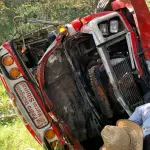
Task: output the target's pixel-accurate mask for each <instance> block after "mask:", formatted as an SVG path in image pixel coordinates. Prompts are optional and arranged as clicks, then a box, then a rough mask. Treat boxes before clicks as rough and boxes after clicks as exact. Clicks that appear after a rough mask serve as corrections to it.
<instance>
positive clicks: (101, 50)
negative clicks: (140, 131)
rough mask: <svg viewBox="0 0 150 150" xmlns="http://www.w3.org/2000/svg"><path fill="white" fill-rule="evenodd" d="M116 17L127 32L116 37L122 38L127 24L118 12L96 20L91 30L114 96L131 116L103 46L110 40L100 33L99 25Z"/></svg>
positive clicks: (90, 24) (93, 21)
mask: <svg viewBox="0 0 150 150" xmlns="http://www.w3.org/2000/svg"><path fill="white" fill-rule="evenodd" d="M116 16H117V17H119V18H120V19H121V20H122V22H123V24H124V26H125V30H124V31H122V32H121V33H120V34H116V36H115V37H118V36H121V35H123V34H126V33H127V32H128V29H127V27H126V24H125V23H124V21H123V19H122V18H121V16H120V15H119V14H118V13H117V12H114V13H111V14H108V15H105V16H102V17H99V18H96V19H94V20H92V21H91V22H90V23H89V26H90V28H91V30H92V34H93V38H94V41H95V44H96V46H97V51H98V53H99V55H100V57H101V59H102V62H103V65H104V67H105V70H106V73H107V75H108V77H109V80H110V83H111V85H112V87H113V91H114V94H115V96H116V99H117V101H118V102H119V103H120V104H121V106H122V107H123V108H124V110H125V111H126V112H127V114H128V115H129V116H130V115H131V110H130V108H129V107H128V105H127V104H126V102H125V101H124V99H123V96H122V95H121V92H120V90H119V88H118V85H117V78H116V75H115V73H114V70H113V68H112V66H111V62H110V58H109V54H108V52H107V49H106V47H104V46H103V45H104V43H105V42H106V41H107V40H108V38H104V37H103V35H102V32H101V31H100V29H99V27H98V24H99V23H100V22H102V21H105V20H107V19H111V18H113V17H116ZM112 39H114V36H110V37H109V40H112ZM107 42H108V41H107ZM101 44H102V45H101ZM100 45H101V46H100Z"/></svg>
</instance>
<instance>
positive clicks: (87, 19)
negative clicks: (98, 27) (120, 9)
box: [71, 11, 112, 32]
mask: <svg viewBox="0 0 150 150" xmlns="http://www.w3.org/2000/svg"><path fill="white" fill-rule="evenodd" d="M110 13H112V11H105V12H100V13H96V14H91V15H88V16H86V17H83V18H78V19H76V20H74V21H72V22H71V24H72V26H73V28H74V29H75V31H76V32H78V31H80V29H81V28H82V26H83V25H84V24H86V23H88V22H90V21H91V20H93V19H95V18H97V17H101V16H104V15H107V14H110Z"/></svg>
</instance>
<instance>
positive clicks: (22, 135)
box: [0, 119, 43, 150]
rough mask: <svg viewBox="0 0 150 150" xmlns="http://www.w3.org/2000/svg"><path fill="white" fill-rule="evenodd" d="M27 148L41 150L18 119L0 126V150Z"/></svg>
mask: <svg viewBox="0 0 150 150" xmlns="http://www.w3.org/2000/svg"><path fill="white" fill-rule="evenodd" d="M27 148H33V150H43V148H42V147H41V146H40V145H39V144H38V143H37V142H36V141H35V140H34V139H33V137H32V136H31V135H30V133H28V132H27V130H26V128H25V127H24V125H23V124H22V122H21V121H20V120H19V119H17V120H15V121H14V122H12V123H11V124H10V123H9V124H7V125H5V126H1V125H0V150H25V149H27Z"/></svg>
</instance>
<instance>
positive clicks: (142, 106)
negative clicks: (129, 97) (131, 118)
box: [136, 103, 150, 110]
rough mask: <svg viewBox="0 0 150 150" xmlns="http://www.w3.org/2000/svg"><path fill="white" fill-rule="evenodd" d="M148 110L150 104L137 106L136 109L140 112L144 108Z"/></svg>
mask: <svg viewBox="0 0 150 150" xmlns="http://www.w3.org/2000/svg"><path fill="white" fill-rule="evenodd" d="M148 107H149V108H150V103H146V104H143V105H141V106H138V107H137V108H136V110H142V109H144V108H148Z"/></svg>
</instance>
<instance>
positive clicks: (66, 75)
mask: <svg viewBox="0 0 150 150" xmlns="http://www.w3.org/2000/svg"><path fill="white" fill-rule="evenodd" d="M45 81H46V85H45V86H46V92H47V95H48V96H49V99H50V100H51V102H52V103H53V110H52V111H54V112H55V113H56V115H57V116H58V117H59V118H61V119H62V120H63V121H64V122H65V123H66V124H67V125H68V126H69V127H70V129H71V132H72V135H73V137H74V138H75V139H78V140H79V141H83V140H85V139H87V137H86V134H87V133H86V132H87V130H86V118H85V116H84V113H83V105H82V99H81V96H80V94H79V92H78V90H77V88H76V85H75V83H74V79H73V77H72V72H71V70H70V66H69V64H68V61H67V60H66V57H65V55H64V53H63V52H62V51H61V50H60V49H58V50H56V51H55V52H54V53H53V54H52V55H51V56H50V57H49V59H48V61H47V64H46V68H45Z"/></svg>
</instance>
